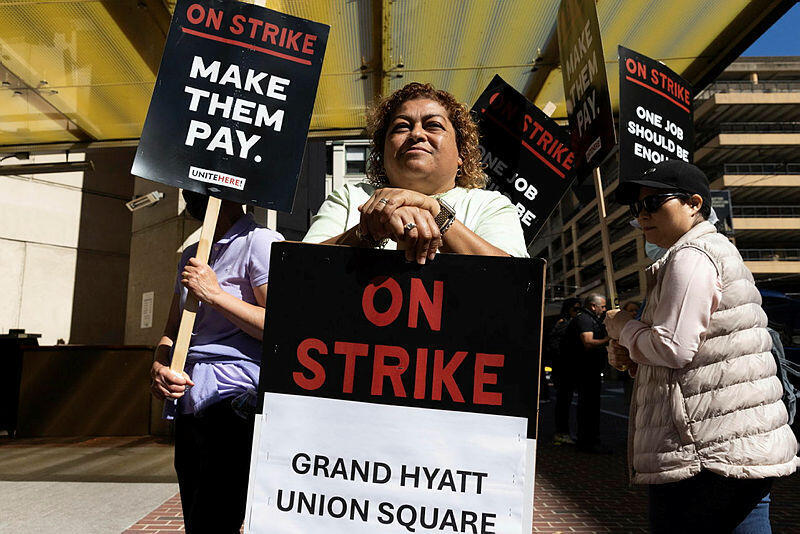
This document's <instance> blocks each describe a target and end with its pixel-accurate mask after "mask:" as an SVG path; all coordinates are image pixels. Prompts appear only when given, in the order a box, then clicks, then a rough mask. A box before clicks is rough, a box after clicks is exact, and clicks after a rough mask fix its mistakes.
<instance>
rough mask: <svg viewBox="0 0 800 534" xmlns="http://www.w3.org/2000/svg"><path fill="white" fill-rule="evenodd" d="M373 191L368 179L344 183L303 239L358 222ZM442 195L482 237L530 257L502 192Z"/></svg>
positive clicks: (317, 238)
mask: <svg viewBox="0 0 800 534" xmlns="http://www.w3.org/2000/svg"><path fill="white" fill-rule="evenodd" d="M374 191H375V187H374V186H373V185H371V184H369V183H367V182H360V183H357V184H345V185H344V186H343V187H341V188H339V189H337V190H335V191H333V192H332V193H331V194H330V195H328V198H327V199H326V200H325V202H323V203H322V206H321V207H320V209H319V212H318V213H317V214H316V215H315V216H314V218H313V219H312V220H311V227H310V228H309V229H308V232H307V233H306V236H305V237H304V238H303V241H304V242H306V243H321V242H322V241H325V240H326V239H330V238H331V237H334V236H337V235H339V234H341V233H343V232H345V231H347V230H349V229H350V228H352V227H353V226H355V225H356V224H358V222H359V220H360V218H361V213H360V212H359V211H358V207H359V206H360V205H362V204H364V203H365V202H366V201H367V200H369V198H370V197H371V196H372V193H373V192H374ZM439 198H441V199H442V200H444V201H446V202H447V203H448V204H450V205H451V206H453V208H455V211H456V219H458V220H459V221H461V223H462V224H463V225H464V226H466V227H467V228H469V229H470V230H472V231H473V232H475V234H476V235H478V236H479V237H481V238H483V239H485V240H486V241H487V242H489V243H491V244H492V245H494V246H496V247H497V248H499V249H500V250H503V251H505V252H507V253H508V254H510V255H512V256H516V257H518V258H527V257H528V251H527V247H526V246H525V237H524V235H523V233H522V226H521V225H520V223H519V218H518V217H517V210H516V209H515V208H514V206H513V204H511V201H510V200H508V198H506V197H505V196H503V195H502V194H501V193H499V192H497V191H486V190H485V189H466V188H464V187H454V188H453V189H451V190H450V191H448V192H446V193H444V194H442V195H439ZM385 248H386V249H387V250H395V249H397V243H395V242H394V241H392V240H389V242H388V243H387V245H386V247H385Z"/></svg>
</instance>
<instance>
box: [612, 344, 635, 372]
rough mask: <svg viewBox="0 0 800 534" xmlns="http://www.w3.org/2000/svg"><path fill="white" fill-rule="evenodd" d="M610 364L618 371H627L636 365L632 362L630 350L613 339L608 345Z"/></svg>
mask: <svg viewBox="0 0 800 534" xmlns="http://www.w3.org/2000/svg"><path fill="white" fill-rule="evenodd" d="M606 350H607V351H608V363H610V364H611V367H613V368H614V369H616V370H617V371H626V370H628V369H630V368H631V367H633V366H634V365H636V364H635V363H634V362H633V360H631V356H630V353H629V352H628V349H626V348H625V347H623V346H622V345H620V344H619V342H617V341H616V340H614V339H612V340H611V342H610V343H609V344H608V348H607V349H606Z"/></svg>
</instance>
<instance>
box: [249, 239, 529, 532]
mask: <svg viewBox="0 0 800 534" xmlns="http://www.w3.org/2000/svg"><path fill="white" fill-rule="evenodd" d="M271 257H272V263H271V266H270V293H269V295H268V301H267V310H268V311H267V317H266V326H265V333H264V359H263V362H262V372H261V379H260V386H259V387H260V389H261V391H262V394H263V397H262V398H263V407H262V413H261V414H260V415H258V416H257V427H256V432H255V437H254V447H253V458H252V462H253V463H252V464H251V482H250V488H249V492H250V493H249V498H248V512H247V519H246V525H247V528H248V529H249V530H248V531H249V532H271V533H275V532H278V533H283V532H286V533H289V532H291V533H295V532H308V533H316V532H320V533H321V532H324V533H326V534H327V533H339V532H341V533H345V532H346V533H367V532H368V533H370V534H375V533H381V532H387V533H391V532H415V533H416V532H420V533H422V532H443V531H444V532H478V533H483V534H490V533H501V532H502V533H508V532H514V533H517V532H520V533H521V532H530V530H531V526H532V523H531V521H532V503H533V468H534V449H535V432H536V413H537V403H538V376H539V353H540V339H541V324H542V323H541V320H542V308H543V286H544V262H543V261H542V260H528V259H518V258H486V257H475V256H460V255H448V254H442V255H440V256H437V259H436V261H434V262H432V263H430V264H427V265H425V266H424V267H423V268H420V267H419V266H417V265H415V264H409V263H406V262H405V261H403V257H402V252H388V251H379V250H372V249H360V248H350V247H334V246H324V245H303V244H296V243H276V244H275V245H273V249H272V256H271ZM298 287H302V288H303V294H304V295H313V297H309V300H307V301H305V302H304V305H302V306H298V301H297V298H298V293H297V288H298Z"/></svg>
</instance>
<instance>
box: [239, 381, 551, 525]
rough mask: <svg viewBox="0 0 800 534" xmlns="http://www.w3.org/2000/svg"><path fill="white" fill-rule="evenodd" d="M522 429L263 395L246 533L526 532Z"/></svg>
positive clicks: (528, 493)
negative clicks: (262, 409) (262, 411)
mask: <svg viewBox="0 0 800 534" xmlns="http://www.w3.org/2000/svg"><path fill="white" fill-rule="evenodd" d="M527 426H528V422H527V419H525V418H522V417H511V416H499V415H487V414H480V413H469V412H458V411H449V410H431V409H422V408H413V407H405V406H392V405H386V404H371V403H362V402H355V401H345V400H335V399H325V398H317V397H306V396H298V395H286V394H277V393H265V400H264V414H263V415H258V416H257V419H256V431H255V435H254V438H253V456H252V460H251V469H250V487H249V496H248V503H247V516H246V519H245V532H249V533H254V534H255V533H267V532H268V533H270V534H280V533H286V534H290V533H291V534H296V533H300V532H302V533H304V534H313V533H325V534H345V533H347V534H359V533H369V534H382V533H386V534H393V533H415V534H416V533H425V532H437V533H440V532H460V533H473V534H495V533H502V534H506V533H522V532H524V533H525V534H527V533H528V532H530V529H531V522H530V521H531V519H532V503H533V455H534V454H535V452H534V451H535V441H534V440H530V439H526V431H527Z"/></svg>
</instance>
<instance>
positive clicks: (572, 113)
mask: <svg viewBox="0 0 800 534" xmlns="http://www.w3.org/2000/svg"><path fill="white" fill-rule="evenodd" d="M594 3H595V0H562V1H561V5H560V6H559V8H558V16H557V28H558V46H559V56H560V58H561V75H562V78H563V80H564V98H565V100H566V103H567V116H568V118H569V125H570V129H571V131H572V149H573V150H574V151H575V155H576V158H577V160H578V161H577V165H576V167H577V171H578V177H579V178H581V179H582V178H583V177H585V176H586V175H588V174H589V172H590V171H591V170H592V169H593V168H594V167H597V166H598V165H599V164H600V163H601V162H602V161H603V159H604V158H605V157H606V156H607V155H608V154H609V153H610V152H611V150H612V149H613V148H614V145H615V144H616V137H615V131H614V115H613V112H612V109H611V98H610V97H609V94H608V80H607V78H606V66H605V61H604V59H603V57H604V56H603V43H602V42H601V40H600V26H599V24H598V23H597V11H596V9H595V4H594Z"/></svg>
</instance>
